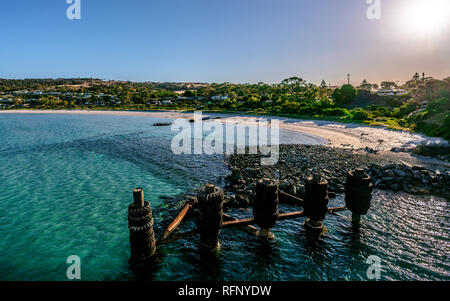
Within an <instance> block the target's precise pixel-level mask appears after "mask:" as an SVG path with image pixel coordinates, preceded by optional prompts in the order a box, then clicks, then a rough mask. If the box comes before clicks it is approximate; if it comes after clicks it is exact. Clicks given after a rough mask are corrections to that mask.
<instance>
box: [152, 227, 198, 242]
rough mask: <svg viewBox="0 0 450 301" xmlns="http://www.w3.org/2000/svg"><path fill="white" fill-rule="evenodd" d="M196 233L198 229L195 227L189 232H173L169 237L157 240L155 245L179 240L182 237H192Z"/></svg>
mask: <svg viewBox="0 0 450 301" xmlns="http://www.w3.org/2000/svg"><path fill="white" fill-rule="evenodd" d="M198 233H199V231H198V229H195V230H192V231H189V232H185V233H181V234H174V235H171V236H170V237H169V238H166V239H164V240H158V241H157V242H156V245H158V246H160V245H165V244H168V243H171V242H173V241H177V240H180V239H183V238H188V237H192V236H194V235H197V234H198Z"/></svg>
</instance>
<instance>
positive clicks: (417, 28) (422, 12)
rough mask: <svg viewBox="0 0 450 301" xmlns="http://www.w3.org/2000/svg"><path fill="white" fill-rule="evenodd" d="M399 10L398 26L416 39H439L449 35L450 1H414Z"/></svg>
mask: <svg viewBox="0 0 450 301" xmlns="http://www.w3.org/2000/svg"><path fill="white" fill-rule="evenodd" d="M409 3H410V4H408V5H407V6H405V7H403V8H402V9H401V13H402V15H401V18H400V23H401V24H400V26H401V27H402V29H403V31H404V33H405V34H408V35H409V36H414V37H417V38H423V37H425V38H440V37H443V36H445V35H448V34H449V32H448V31H449V30H448V29H449V27H450V1H448V0H414V1H410V2H409Z"/></svg>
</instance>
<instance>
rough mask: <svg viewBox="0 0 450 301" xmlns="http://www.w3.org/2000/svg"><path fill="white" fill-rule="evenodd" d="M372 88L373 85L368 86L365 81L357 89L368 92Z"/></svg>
mask: <svg viewBox="0 0 450 301" xmlns="http://www.w3.org/2000/svg"><path fill="white" fill-rule="evenodd" d="M372 87H373V85H372V84H369V83H368V82H367V80H363V81H362V83H361V85H360V86H359V88H362V89H368V90H370V89H372Z"/></svg>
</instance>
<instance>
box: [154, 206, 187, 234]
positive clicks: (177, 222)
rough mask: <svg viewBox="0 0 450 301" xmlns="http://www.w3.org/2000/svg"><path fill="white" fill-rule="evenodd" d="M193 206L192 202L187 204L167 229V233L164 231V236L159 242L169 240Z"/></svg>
mask: <svg viewBox="0 0 450 301" xmlns="http://www.w3.org/2000/svg"><path fill="white" fill-rule="evenodd" d="M192 206H193V204H192V203H190V202H186V204H185V205H184V207H183V209H182V210H181V211H180V213H178V215H177V216H176V217H175V219H174V220H173V221H172V223H170V225H169V227H167V229H166V231H164V233H163V235H162V236H161V238H160V239H159V240H165V239H167V238H168V237H169V236H170V234H172V232H173V231H175V229H176V228H177V227H178V226H179V225H180V224H181V222H182V221H183V219H184V218H185V217H186V215H187V214H188V212H189V210H190V209H191V208H192Z"/></svg>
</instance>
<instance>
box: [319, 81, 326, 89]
mask: <svg viewBox="0 0 450 301" xmlns="http://www.w3.org/2000/svg"><path fill="white" fill-rule="evenodd" d="M320 88H322V89H326V88H327V83H326V82H325V80H324V79H323V80H322V82H321V83H320Z"/></svg>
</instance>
